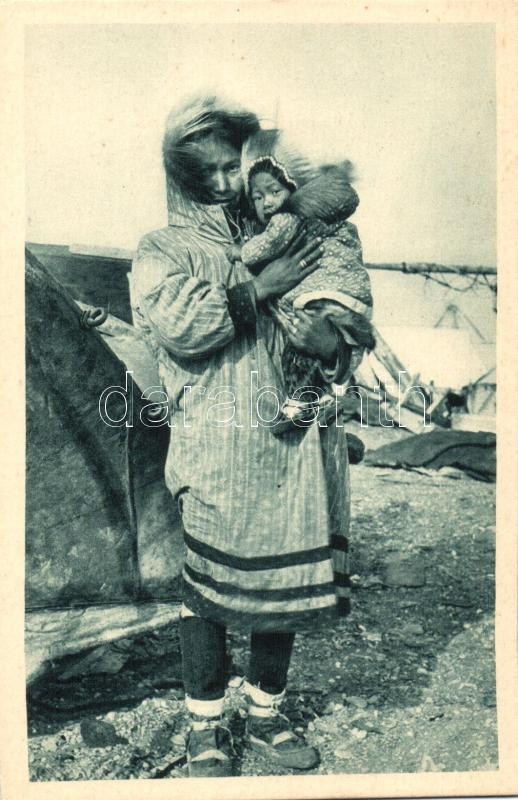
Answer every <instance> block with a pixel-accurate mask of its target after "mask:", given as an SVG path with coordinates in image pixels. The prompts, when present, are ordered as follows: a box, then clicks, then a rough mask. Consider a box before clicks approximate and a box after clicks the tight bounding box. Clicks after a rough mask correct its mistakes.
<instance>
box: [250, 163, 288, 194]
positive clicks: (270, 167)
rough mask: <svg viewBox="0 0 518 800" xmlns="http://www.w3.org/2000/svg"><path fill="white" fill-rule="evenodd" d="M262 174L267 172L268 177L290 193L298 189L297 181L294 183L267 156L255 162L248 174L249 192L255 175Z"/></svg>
mask: <svg viewBox="0 0 518 800" xmlns="http://www.w3.org/2000/svg"><path fill="white" fill-rule="evenodd" d="M260 172H266V174H267V175H271V176H272V178H275V180H277V181H279V183H280V184H281V186H284V188H285V189H288V190H289V191H290V192H294V191H295V190H296V188H297V184H296V183H295V181H292V180H291V178H290V177H289V175H288V173H287V172H286V170H284V169H283V168H282V167H280V166H279V164H276V163H275V162H274V161H272V159H271V158H270V157H269V156H265V157H264V158H259V159H258V160H257V161H254V164H253V165H252V167H251V168H250V171H249V173H248V190H249V191H250V182H251V180H252V178H253V177H254V176H255V175H258V174H259V173H260Z"/></svg>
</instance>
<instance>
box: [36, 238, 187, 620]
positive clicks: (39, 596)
mask: <svg viewBox="0 0 518 800" xmlns="http://www.w3.org/2000/svg"><path fill="white" fill-rule="evenodd" d="M79 318H80V311H79V309H78V307H77V306H76V304H75V303H74V301H73V299H72V297H71V296H70V295H69V294H68V292H67V291H66V289H64V287H63V286H61V285H60V283H59V282H58V281H57V280H56V279H55V278H53V277H52V276H51V275H50V273H49V272H48V271H47V270H46V269H45V268H44V267H43V266H42V265H41V264H40V263H39V262H38V260H37V259H36V258H35V257H34V256H32V255H31V254H30V253H29V252H27V253H26V387H27V396H26V401H27V404H26V416H27V437H26V439H27V451H26V465H27V467H26V606H27V608H52V607H61V608H62V607H65V608H66V607H70V606H72V605H85V606H86V605H91V604H94V603H103V604H105V603H115V602H116V603H122V602H134V601H136V600H142V599H163V598H165V597H171V596H174V595H175V588H176V586H177V579H178V575H179V573H180V570H181V564H182V554H183V542H182V533H181V523H180V518H179V514H178V511H177V509H176V507H175V506H174V503H173V502H172V500H171V497H170V494H169V492H168V491H167V489H166V486H165V482H164V479H163V465H164V461H165V455H166V451H167V444H168V435H169V430H168V428H167V427H165V428H164V427H162V428H156V427H155V428H149V427H145V426H144V425H143V424H141V423H140V410H141V409H142V405H143V403H142V401H141V399H140V394H141V393H140V391H139V390H138V389H136V387H135V386H134V384H133V383H132V382H131V380H130V381H129V383H128V395H127V398H126V399H125V398H124V396H123V395H122V394H113V395H112V396H111V397H110V416H111V417H112V419H114V420H115V419H119V418H123V417H124V414H125V412H126V409H127V405H126V403H128V405H129V407H131V406H133V422H134V424H133V426H128V425H126V424H124V425H122V426H120V427H110V426H109V425H107V424H105V423H104V422H103V420H102V419H101V418H100V414H99V399H100V396H101V394H102V392H103V391H104V390H105V389H107V388H108V387H122V388H125V379H126V375H125V373H126V365H125V364H123V363H122V362H121V361H120V360H119V359H118V358H117V357H116V356H115V355H114V354H113V353H112V351H111V350H110V349H109V348H108V347H107V346H106V344H105V343H104V341H103V339H102V337H101V335H100V334H99V333H98V332H97V331H96V330H90V331H84V330H82V329H81V328H80V326H79Z"/></svg>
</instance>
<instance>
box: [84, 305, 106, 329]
mask: <svg viewBox="0 0 518 800" xmlns="http://www.w3.org/2000/svg"><path fill="white" fill-rule="evenodd" d="M107 319H108V312H107V311H105V309H104V308H85V309H84V310H83V311H81V314H80V317H79V326H80V327H81V328H82V329H83V330H85V331H89V330H90V329H91V328H98V327H99V325H102V324H103V322H106V320H107Z"/></svg>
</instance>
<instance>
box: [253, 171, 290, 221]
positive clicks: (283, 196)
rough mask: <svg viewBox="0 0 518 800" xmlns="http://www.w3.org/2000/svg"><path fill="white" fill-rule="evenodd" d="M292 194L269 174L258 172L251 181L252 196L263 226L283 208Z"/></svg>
mask: <svg viewBox="0 0 518 800" xmlns="http://www.w3.org/2000/svg"><path fill="white" fill-rule="evenodd" d="M290 194H291V192H290V190H289V189H287V188H286V186H283V185H282V183H281V182H280V181H278V180H277V178H274V177H273V175H270V174H269V173H268V172H257V173H256V174H255V175H254V176H253V177H252V178H251V180H250V196H251V198H252V202H253V204H254V208H255V213H256V214H257V218H258V220H259V222H262V224H263V225H264V224H265V223H266V222H268V220H269V219H271V217H272V216H273V215H274V214H275V213H276V212H277V211H279V209H280V208H282V206H283V204H284V203H285V201H286V200H287V199H288V197H289V196H290Z"/></svg>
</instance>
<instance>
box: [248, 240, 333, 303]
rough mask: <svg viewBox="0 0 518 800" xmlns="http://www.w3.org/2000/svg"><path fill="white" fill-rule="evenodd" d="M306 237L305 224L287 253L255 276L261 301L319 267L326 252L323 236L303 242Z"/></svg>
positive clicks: (256, 287) (276, 295)
mask: <svg viewBox="0 0 518 800" xmlns="http://www.w3.org/2000/svg"><path fill="white" fill-rule="evenodd" d="M305 237H306V226H301V228H300V230H299V231H298V232H297V234H296V236H295V237H294V238H293V240H292V242H291V244H290V245H289V247H288V248H287V249H286V251H285V253H284V254H283V255H282V256H281V257H280V258H276V259H275V261H271V262H270V263H269V264H267V266H266V267H264V269H263V270H262V271H261V273H260V274H259V275H257V277H255V278H254V280H253V284H254V289H255V293H256V296H257V299H258V300H259V301H262V300H268V299H269V298H270V297H279V296H280V295H283V294H285V293H286V292H288V291H289V290H290V289H293V287H294V286H296V285H297V284H298V283H300V281H302V280H303V279H304V278H305V277H306V276H307V275H310V274H311V273H312V272H314V270H316V269H317V267H318V260H319V258H320V257H321V256H322V255H323V252H324V251H323V249H322V239H320V238H317V239H315V240H313V241H312V242H309V244H304V240H305Z"/></svg>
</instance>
